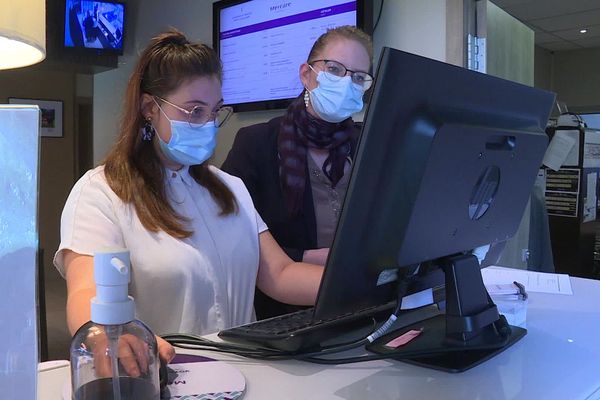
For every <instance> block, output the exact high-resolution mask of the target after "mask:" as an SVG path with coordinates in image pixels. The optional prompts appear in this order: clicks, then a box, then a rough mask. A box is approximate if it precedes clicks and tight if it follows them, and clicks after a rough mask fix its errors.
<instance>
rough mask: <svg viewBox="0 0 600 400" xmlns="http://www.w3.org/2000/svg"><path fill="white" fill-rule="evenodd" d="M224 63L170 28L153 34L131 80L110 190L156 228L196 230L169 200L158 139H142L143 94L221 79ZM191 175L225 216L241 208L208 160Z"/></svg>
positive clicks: (178, 232)
mask: <svg viewBox="0 0 600 400" xmlns="http://www.w3.org/2000/svg"><path fill="white" fill-rule="evenodd" d="M221 71H222V68H221V62H220V61H219V58H218V57H217V55H216V53H215V52H214V51H213V50H212V49H211V48H210V47H208V46H206V45H204V44H196V43H190V42H189V41H188V40H187V38H186V37H185V36H184V35H183V33H181V32H179V31H177V30H175V29H171V30H170V31H168V32H165V33H162V34H160V35H158V36H156V37H154V38H153V39H152V40H151V41H150V44H149V45H148V47H146V49H145V50H144V51H143V53H142V55H141V57H140V59H139V61H138V63H137V65H136V67H135V69H134V71H133V74H132V75H131V78H130V79H129V83H128V84H127V90H126V92H125V99H124V108H123V112H124V114H123V118H122V121H121V126H120V132H119V138H118V140H117V141H116V142H115V144H114V145H113V147H112V149H111V151H110V152H109V154H108V156H107V157H106V160H105V161H104V163H105V167H104V174H105V175H106V179H107V181H108V184H109V185H110V187H111V189H112V190H113V191H114V192H115V193H116V194H117V196H119V198H120V199H121V200H123V202H125V203H131V204H133V206H134V207H135V210H136V212H137V215H138V218H139V219H140V221H141V223H142V225H144V227H145V228H146V229H148V230H149V231H152V232H158V231H159V230H162V231H164V232H166V233H167V234H169V235H171V236H173V237H176V238H185V237H189V236H191V235H192V234H193V231H191V230H189V229H186V227H185V223H186V222H188V221H187V219H186V218H184V217H183V216H181V215H179V214H178V213H177V212H176V211H175V210H174V209H173V207H172V206H171V205H170V204H169V202H168V200H167V194H166V190H165V185H164V179H165V172H164V167H163V166H162V163H161V161H160V159H159V157H158V154H157V153H156V150H155V148H154V145H153V141H144V140H142V135H141V129H142V127H143V125H144V117H143V115H142V111H141V96H142V94H144V93H147V94H150V95H152V96H159V97H166V96H167V95H168V94H169V93H171V92H172V91H174V90H176V89H177V88H178V87H179V86H180V85H181V84H182V83H184V82H185V81H186V80H188V79H193V78H197V77H202V76H215V77H217V78H218V79H219V80H221ZM189 171H190V175H191V176H192V177H193V178H194V180H195V181H196V182H198V184H200V185H202V186H204V187H205V188H206V189H207V190H208V191H209V192H210V194H211V196H212V197H213V199H214V200H215V201H216V202H217V204H218V205H219V206H220V208H221V215H228V214H231V213H234V212H237V203H236V201H235V197H234V195H233V193H232V192H231V190H229V188H228V187H227V186H226V185H225V184H224V183H223V182H222V181H221V180H220V179H219V178H218V177H217V176H216V175H215V174H214V173H213V172H211V171H210V170H209V169H208V165H207V163H206V162H204V163H202V164H200V165H192V166H190V170H189Z"/></svg>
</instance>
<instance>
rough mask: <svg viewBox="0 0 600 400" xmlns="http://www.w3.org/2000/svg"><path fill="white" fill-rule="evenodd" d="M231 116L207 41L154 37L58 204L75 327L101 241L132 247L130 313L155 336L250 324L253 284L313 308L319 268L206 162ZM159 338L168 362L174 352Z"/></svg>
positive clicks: (85, 308)
mask: <svg viewBox="0 0 600 400" xmlns="http://www.w3.org/2000/svg"><path fill="white" fill-rule="evenodd" d="M230 112H231V110H230V109H228V108H226V107H223V98H222V93H221V64H220V61H219V59H218V57H217V56H216V54H215V53H214V51H213V50H212V49H210V48H209V47H207V46H205V45H202V44H193V43H190V42H188V40H187V39H186V38H185V36H184V35H183V34H181V33H180V32H177V31H169V32H167V33H164V34H161V35H159V36H157V37H155V38H154V39H152V41H151V42H150V44H149V46H148V47H147V48H146V49H145V51H144V52H143V53H142V55H141V58H140V60H139V62H138V64H137V66H136V68H135V70H134V72H133V74H132V76H131V78H130V80H129V83H128V86H127V92H126V95H125V101H124V110H123V120H122V123H121V128H120V134H119V138H118V140H117V142H116V143H115V145H114V147H113V148H112V150H111V151H110V153H109V154H108V156H107V158H106V160H105V162H104V164H103V165H101V166H99V167H97V168H95V169H94V170H91V171H88V172H87V173H86V174H85V175H84V176H83V177H82V178H81V179H80V180H79V181H78V182H77V183H76V184H75V186H74V187H73V190H72V191H71V194H70V195H69V198H68V200H67V202H66V205H65V208H64V210H63V214H62V219H61V243H60V248H59V249H58V251H57V252H56V255H55V258H54V263H55V265H56V267H57V268H58V270H59V271H60V272H61V274H62V275H63V276H64V277H65V278H66V281H67V290H68V299H67V323H68V326H69V330H70V331H71V333H72V334H73V333H75V332H76V331H77V329H78V328H79V327H81V325H83V324H84V323H86V322H87V321H88V320H89V319H90V299H91V298H92V297H93V296H94V295H95V287H94V278H93V253H94V252H95V251H96V250H100V249H103V248H107V247H125V248H127V249H129V251H130V254H131V265H132V281H131V286H130V293H131V295H132V296H133V297H134V298H135V301H136V314H137V318H139V319H140V320H142V321H143V322H145V323H146V324H147V325H148V326H149V327H150V329H152V330H153V332H155V333H157V334H161V333H169V332H171V333H174V332H180V333H194V334H206V333H211V332H215V331H218V330H220V329H223V328H227V327H230V326H235V325H239V324H243V323H248V322H250V321H251V320H252V319H253V318H254V317H253V299H254V287H255V285H257V286H258V287H259V288H260V289H261V290H262V291H263V292H265V293H267V294H268V295H270V296H271V297H274V298H276V299H278V300H280V301H283V302H286V303H291V304H299V305H301V304H304V305H308V304H314V302H315V299H316V294H317V290H318V286H319V283H320V280H321V276H322V273H323V269H322V267H319V266H316V265H311V264H305V263H295V262H292V260H291V259H290V258H289V257H288V256H287V255H286V254H285V253H284V252H283V251H282V250H281V248H280V247H279V246H278V245H277V243H276V242H275V241H274V239H273V237H272V236H271V234H270V233H269V231H268V230H267V227H266V225H265V224H264V222H263V221H262V220H261V218H260V216H259V215H258V214H257V213H256V211H255V209H254V206H253V204H252V200H251V198H250V195H249V194H248V191H247V190H246V188H245V186H244V184H243V183H242V181H241V180H240V179H238V178H235V177H233V176H230V175H228V174H226V173H224V172H222V171H220V170H218V169H217V168H215V167H213V166H209V165H208V164H207V160H208V158H209V157H210V156H211V154H212V152H213V150H214V147H215V136H216V133H217V129H218V127H219V126H220V125H222V123H223V122H224V121H225V120H226V119H227V117H228V116H229V114H230ZM158 345H159V354H160V356H161V358H162V359H163V360H165V361H169V360H170V359H171V358H172V357H173V356H174V350H173V348H172V347H171V346H170V345H169V344H168V343H167V342H165V341H164V340H162V339H160V338H158ZM127 351H129V350H127ZM130 351H131V352H135V348H134V346H133V347H132V349H130Z"/></svg>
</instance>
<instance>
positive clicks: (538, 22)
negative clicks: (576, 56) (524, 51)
mask: <svg viewBox="0 0 600 400" xmlns="http://www.w3.org/2000/svg"><path fill="white" fill-rule="evenodd" d="M492 2H493V3H494V4H496V5H497V6H499V7H500V8H502V9H503V10H505V11H506V12H508V13H509V14H511V15H513V16H514V17H515V18H518V19H519V20H521V21H523V22H524V23H525V24H527V25H529V26H530V27H531V28H532V29H533V30H534V31H535V44H536V45H538V46H540V47H543V48H545V49H548V50H551V51H562V50H576V49H584V48H590V47H600V0H492ZM581 29H587V33H584V34H582V33H580V32H579V31H580V30H581Z"/></svg>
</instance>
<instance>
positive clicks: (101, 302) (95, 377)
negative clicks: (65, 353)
mask: <svg viewBox="0 0 600 400" xmlns="http://www.w3.org/2000/svg"><path fill="white" fill-rule="evenodd" d="M129 277H130V262H129V252H128V251H127V250H124V249H113V250H107V251H103V252H98V253H95V254H94V280H95V282H96V297H94V298H93V299H92V304H91V317H92V320H91V321H89V322H88V323H86V324H85V325H83V326H82V327H81V328H80V329H79V330H78V331H77V333H75V335H74V336H73V340H72V341H71V384H72V398H73V399H75V400H95V399H98V400H100V399H102V400H111V399H114V400H137V399H144V400H146V399H159V398H160V385H159V359H158V346H157V344H156V338H155V336H154V334H153V333H152V332H151V331H150V329H148V327H147V326H146V325H144V324H143V323H142V322H141V321H138V320H135V311H134V310H135V305H134V302H133V298H132V297H131V296H128V291H127V287H128V284H129Z"/></svg>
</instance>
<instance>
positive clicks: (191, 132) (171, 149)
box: [156, 115, 218, 165]
mask: <svg viewBox="0 0 600 400" xmlns="http://www.w3.org/2000/svg"><path fill="white" fill-rule="evenodd" d="M165 117H166V115H165ZM167 119H169V117H167ZM169 121H170V122H171V140H169V143H165V141H164V140H162V139H161V138H160V136H158V135H156V136H158V141H159V144H160V148H161V150H162V151H163V153H164V154H165V156H166V157H167V158H169V159H170V160H171V161H173V162H176V163H179V164H182V165H197V164H202V163H203V162H204V161H206V160H208V159H209V158H210V156H212V154H213V152H214V151H215V147H216V145H217V131H218V128H217V126H216V125H215V121H209V122H207V123H205V124H202V125H200V124H190V123H188V122H186V121H176V120H171V119H169Z"/></svg>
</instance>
